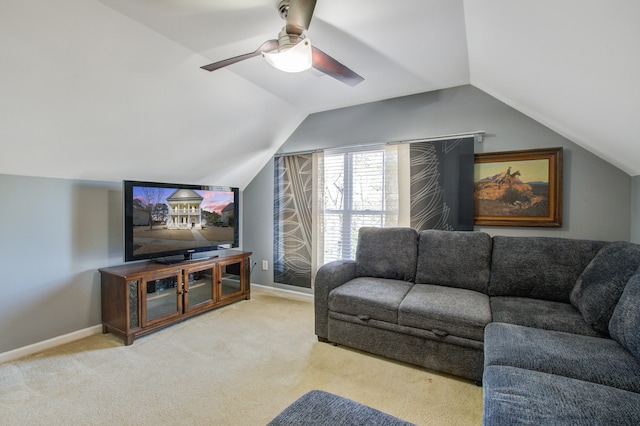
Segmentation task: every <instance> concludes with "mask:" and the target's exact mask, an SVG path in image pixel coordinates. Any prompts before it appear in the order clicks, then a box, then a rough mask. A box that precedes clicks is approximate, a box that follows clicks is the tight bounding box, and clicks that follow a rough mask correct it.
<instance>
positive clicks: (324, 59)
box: [311, 46, 364, 87]
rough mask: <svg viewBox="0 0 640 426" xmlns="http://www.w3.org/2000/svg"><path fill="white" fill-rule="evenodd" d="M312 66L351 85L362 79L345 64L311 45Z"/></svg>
mask: <svg viewBox="0 0 640 426" xmlns="http://www.w3.org/2000/svg"><path fill="white" fill-rule="evenodd" d="M311 51H312V55H313V56H312V58H313V59H312V60H313V67H314V68H315V69H317V70H318V71H322V72H323V73H325V74H327V75H329V76H331V77H333V78H335V79H336V80H340V81H341V82H343V83H345V84H348V85H349V86H351V87H353V86H356V85H358V84H360V83H361V82H362V81H364V78H363V77H361V76H360V75H358V74H356V73H355V72H354V71H352V70H350V69H349V68H348V67H346V66H345V65H343V64H341V63H340V62H338V61H336V60H335V59H333V58H332V57H331V56H329V55H327V54H326V53H324V52H323V51H322V50H320V49H318V48H317V47H313V46H312V47H311Z"/></svg>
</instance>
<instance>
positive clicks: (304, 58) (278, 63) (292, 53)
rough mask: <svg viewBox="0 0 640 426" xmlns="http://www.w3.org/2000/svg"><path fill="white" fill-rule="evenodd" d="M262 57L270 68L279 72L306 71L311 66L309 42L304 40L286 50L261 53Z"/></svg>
mask: <svg viewBox="0 0 640 426" xmlns="http://www.w3.org/2000/svg"><path fill="white" fill-rule="evenodd" d="M262 56H263V57H264V59H266V61H267V62H268V63H269V64H270V65H271V66H272V67H274V68H276V69H279V70H280V71H284V72H291V73H294V72H302V71H306V70H308V69H309V68H311V65H312V52H311V42H310V41H309V39H308V38H305V39H303V40H301V41H300V42H299V43H297V44H296V45H294V46H292V47H290V48H288V49H286V50H283V51H280V52H277V53H269V52H262Z"/></svg>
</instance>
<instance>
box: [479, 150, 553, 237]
mask: <svg viewBox="0 0 640 426" xmlns="http://www.w3.org/2000/svg"><path fill="white" fill-rule="evenodd" d="M474 157H475V159H474V176H473V188H474V191H473V198H474V222H475V224H476V225H495V226H546V227H560V226H562V148H541V149H531V150H521V151H504V152H491V153H482V154H475V156H474Z"/></svg>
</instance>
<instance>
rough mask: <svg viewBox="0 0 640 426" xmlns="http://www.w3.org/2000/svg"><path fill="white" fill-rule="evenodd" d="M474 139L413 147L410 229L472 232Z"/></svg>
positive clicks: (413, 145)
mask: <svg viewBox="0 0 640 426" xmlns="http://www.w3.org/2000/svg"><path fill="white" fill-rule="evenodd" d="M473 141H474V139H473V137H467V138H460V139H449V140H443V141H430V142H417V143H412V144H411V145H410V153H409V155H410V173H411V177H410V182H411V183H410V216H411V217H410V226H411V227H412V228H415V229H417V230H418V231H421V230H423V229H442V230H448V231H452V230H460V231H470V230H473V202H474V201H473V161H474V160H473Z"/></svg>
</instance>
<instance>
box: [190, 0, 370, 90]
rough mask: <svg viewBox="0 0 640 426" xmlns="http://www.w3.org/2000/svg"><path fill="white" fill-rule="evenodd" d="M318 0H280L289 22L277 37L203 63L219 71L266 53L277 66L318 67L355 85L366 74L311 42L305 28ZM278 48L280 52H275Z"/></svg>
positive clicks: (294, 69)
mask: <svg viewBox="0 0 640 426" xmlns="http://www.w3.org/2000/svg"><path fill="white" fill-rule="evenodd" d="M315 6H316V0H280V1H279V2H278V4H277V8H278V12H279V13H280V16H281V17H282V18H283V19H284V20H285V21H286V25H285V26H284V27H283V28H282V31H280V33H279V34H278V39H277V40H267V41H265V42H264V43H262V45H261V46H260V47H258V49H256V50H255V51H253V52H250V53H246V54H244V55H240V56H235V57H233V58H229V59H225V60H223V61H218V62H214V63H212V64H209V65H205V66H203V67H200V68H202V69H204V70H207V71H215V70H217V69H220V68H223V67H226V66H227V65H231V64H235V63H236V62H240V61H243V60H245V59H249V58H253V57H254V56H258V55H262V56H263V57H264V58H265V59H266V60H267V62H269V63H270V64H271V65H273V66H274V67H276V68H278V69H281V70H283V71H288V72H299V71H304V70H306V69H308V68H310V67H313V68H315V69H317V70H318V71H321V72H323V73H325V74H327V75H329V76H331V77H333V78H335V79H337V80H339V81H341V82H343V83H345V84H348V85H349V86H352V87H353V86H355V85H357V84H359V83H360V82H362V81H363V80H364V78H362V77H361V76H360V75H358V74H356V73H355V72H354V71H352V70H351V69H349V68H348V67H346V66H345V65H343V64H342V63H340V62H338V61H337V60H335V59H333V58H332V57H331V56H329V55H327V54H326V53H324V52H323V51H321V50H320V49H318V48H317V47H315V46H312V45H311V42H310V40H309V39H308V38H307V37H306V35H305V34H304V32H305V31H306V30H307V29H309V24H310V23H311V18H312V16H313V10H314V8H315ZM276 50H277V53H272V52H274V51H276Z"/></svg>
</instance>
